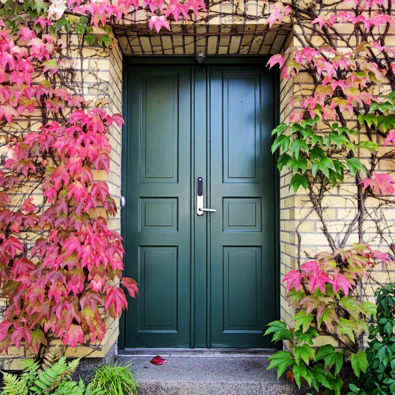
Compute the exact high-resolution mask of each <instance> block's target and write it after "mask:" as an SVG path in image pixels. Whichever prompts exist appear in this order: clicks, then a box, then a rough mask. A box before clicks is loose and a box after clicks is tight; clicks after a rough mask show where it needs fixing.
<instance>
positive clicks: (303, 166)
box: [288, 158, 307, 175]
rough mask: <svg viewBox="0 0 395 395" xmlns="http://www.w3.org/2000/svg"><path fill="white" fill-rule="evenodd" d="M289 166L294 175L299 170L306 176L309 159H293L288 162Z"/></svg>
mask: <svg viewBox="0 0 395 395" xmlns="http://www.w3.org/2000/svg"><path fill="white" fill-rule="evenodd" d="M288 165H289V166H291V167H292V169H293V174H294V175H295V174H296V173H297V172H298V171H299V169H300V170H301V172H302V174H304V173H306V170H307V159H305V158H302V159H299V160H297V159H296V158H291V159H290V161H289V162H288Z"/></svg>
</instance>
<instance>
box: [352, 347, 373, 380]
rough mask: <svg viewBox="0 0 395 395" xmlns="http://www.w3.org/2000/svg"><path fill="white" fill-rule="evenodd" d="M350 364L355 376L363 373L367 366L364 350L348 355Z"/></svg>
mask: <svg viewBox="0 0 395 395" xmlns="http://www.w3.org/2000/svg"><path fill="white" fill-rule="evenodd" d="M350 361H351V366H352V368H353V370H354V373H355V375H356V376H357V377H359V376H360V374H361V372H362V373H365V372H366V369H367V368H368V366H369V364H368V359H367V358H366V354H365V352H364V351H358V352H357V353H356V354H351V356H350Z"/></svg>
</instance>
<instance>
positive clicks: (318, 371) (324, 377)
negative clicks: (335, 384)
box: [311, 363, 333, 391]
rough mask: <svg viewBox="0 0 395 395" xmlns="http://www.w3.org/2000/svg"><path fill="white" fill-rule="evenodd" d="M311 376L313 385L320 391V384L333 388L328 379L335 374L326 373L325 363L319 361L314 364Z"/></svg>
mask: <svg viewBox="0 0 395 395" xmlns="http://www.w3.org/2000/svg"><path fill="white" fill-rule="evenodd" d="M311 376H312V378H313V387H314V388H315V389H316V390H317V391H318V390H319V386H320V384H321V385H322V386H324V387H326V388H329V389H331V385H330V383H329V381H328V379H330V378H332V379H333V376H332V375H331V374H330V373H328V374H326V372H325V368H324V365H322V364H320V363H317V364H316V365H314V366H313V369H312V370H311Z"/></svg>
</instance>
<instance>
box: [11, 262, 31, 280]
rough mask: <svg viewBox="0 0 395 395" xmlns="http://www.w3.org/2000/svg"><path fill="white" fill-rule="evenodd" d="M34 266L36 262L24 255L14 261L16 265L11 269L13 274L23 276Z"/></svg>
mask: <svg viewBox="0 0 395 395" xmlns="http://www.w3.org/2000/svg"><path fill="white" fill-rule="evenodd" d="M34 268H35V266H34V263H33V262H32V261H30V260H29V259H27V258H25V257H23V258H21V259H20V260H17V261H15V262H14V265H13V267H12V269H11V274H12V276H13V277H14V278H15V277H17V276H21V275H22V274H24V273H29V272H30V271H31V270H33V269H34Z"/></svg>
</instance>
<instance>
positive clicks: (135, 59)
mask: <svg viewBox="0 0 395 395" xmlns="http://www.w3.org/2000/svg"><path fill="white" fill-rule="evenodd" d="M269 58H270V56H237V57H232V56H223V57H220V56H214V57H207V58H206V59H205V61H204V65H221V64H223V65H241V64H246V65H251V64H261V65H262V67H265V66H266V63H267V61H268V60H269ZM129 65H191V66H195V67H196V68H198V67H199V64H198V63H197V62H196V59H195V57H194V56H193V57H191V56H188V57H187V56H171V55H168V56H129V57H127V56H124V59H123V71H122V113H123V118H124V120H125V125H124V126H123V127H122V141H121V155H122V157H121V195H122V196H124V197H125V201H126V202H127V196H126V191H127V188H126V183H127V177H126V172H125V171H123V169H125V168H126V167H127V155H128V152H127V147H128V126H127V125H128V124H129V122H128V104H129V103H128V100H129V97H128V92H127V87H128V75H129ZM273 78H274V92H273V97H274V114H273V124H274V125H278V124H279V121H280V72H279V69H278V68H274V69H273ZM277 158H278V154H276V155H274V156H273V160H274V161H275V166H274V172H275V175H274V182H275V185H274V187H275V191H274V196H275V206H276V210H275V218H276V220H275V224H274V227H275V235H276V237H275V240H276V245H275V266H276V284H275V300H276V309H275V310H276V319H280V295H281V290H280V229H281V227H280V177H279V174H278V171H277V166H276V163H277ZM125 213H126V211H125ZM126 224H127V218H126V215H122V209H121V236H122V237H123V239H124V240H127V226H126ZM124 248H125V251H126V254H125V258H124V264H125V272H124V274H125V276H127V275H128V273H127V266H126V262H125V260H126V257H127V255H128V249H127V246H126V245H124ZM125 314H126V312H124V313H123V314H122V317H121V319H120V323H119V328H120V333H119V337H118V350H124V349H125V336H126V328H125ZM192 330H193V329H192ZM280 343H281V344H280ZM276 348H277V349H282V342H278V343H277V344H276Z"/></svg>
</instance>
